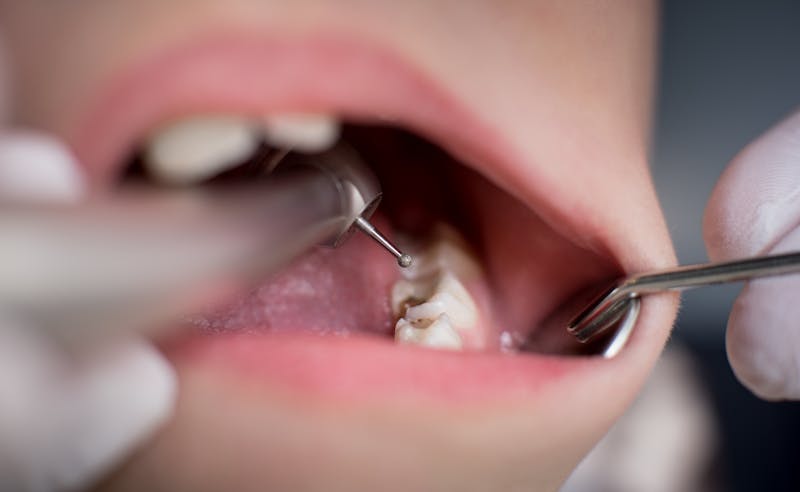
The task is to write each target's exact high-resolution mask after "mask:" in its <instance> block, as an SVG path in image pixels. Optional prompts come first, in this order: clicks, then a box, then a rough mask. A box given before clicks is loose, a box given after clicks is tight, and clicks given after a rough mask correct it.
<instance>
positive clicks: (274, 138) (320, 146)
mask: <svg viewBox="0 0 800 492" xmlns="http://www.w3.org/2000/svg"><path fill="white" fill-rule="evenodd" d="M340 131H341V125H340V124H339V120H337V119H336V118H335V117H333V116H330V115H318V114H283V115H271V116H267V117H266V118H265V119H264V132H265V138H266V140H267V142H268V143H269V144H270V145H273V146H275V147H279V148H287V149H292V150H295V151H298V152H305V153H309V154H312V153H317V152H323V151H325V150H328V149H329V148H331V147H333V145H334V144H335V143H336V141H337V140H338V139H339V133H340Z"/></svg>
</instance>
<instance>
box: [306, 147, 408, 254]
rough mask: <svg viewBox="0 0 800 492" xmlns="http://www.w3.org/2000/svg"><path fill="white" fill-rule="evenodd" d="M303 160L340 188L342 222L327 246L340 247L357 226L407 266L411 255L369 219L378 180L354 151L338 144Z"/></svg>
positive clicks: (377, 200)
mask: <svg viewBox="0 0 800 492" xmlns="http://www.w3.org/2000/svg"><path fill="white" fill-rule="evenodd" d="M307 163H308V164H309V165H311V166H313V167H317V168H319V169H322V170H324V171H325V172H327V173H330V175H331V176H332V177H333V178H334V181H336V183H337V185H338V186H339V189H340V194H339V195H340V197H341V200H342V205H341V209H342V211H343V214H344V218H345V221H344V223H343V226H342V229H341V230H340V231H339V232H338V233H337V234H336V235H335V236H334V237H332V238H331V240H330V241H329V242H328V244H329V245H330V246H333V247H338V246H340V245H341V244H343V243H344V242H345V241H346V240H347V239H348V238H349V237H350V236H351V235H352V234H353V232H354V231H355V230H356V229H360V230H361V231H362V232H364V233H365V234H367V235H368V236H369V237H371V238H372V239H373V240H374V241H375V242H377V243H378V244H380V245H381V246H382V247H383V248H384V249H386V251H388V252H389V253H391V254H392V256H394V257H395V258H396V259H397V264H398V265H400V266H401V267H402V268H407V267H409V266H411V264H412V263H413V259H412V258H411V256H410V255H408V254H404V253H402V252H401V251H400V250H399V249H398V248H397V246H395V245H394V244H392V243H391V242H390V241H389V240H388V239H386V237H385V236H384V235H383V234H382V233H381V232H380V231H379V230H378V229H377V228H376V227H375V226H374V225H372V224H371V223H370V222H369V218H370V217H371V216H372V214H373V213H374V212H375V209H376V208H378V205H379V204H380V202H381V198H382V197H383V194H382V192H381V188H380V184H379V183H378V179H377V178H376V177H375V175H373V174H372V172H371V171H370V170H369V168H368V167H367V166H366V164H364V163H363V162H362V161H361V158H360V157H359V156H358V153H356V152H355V151H354V150H353V149H351V148H349V147H347V146H346V145H344V144H339V145H337V146H336V147H335V148H333V149H332V150H330V151H328V152H325V153H323V154H321V155H318V156H312V157H309V158H308V162H307Z"/></svg>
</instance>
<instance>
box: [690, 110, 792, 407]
mask: <svg viewBox="0 0 800 492" xmlns="http://www.w3.org/2000/svg"><path fill="white" fill-rule="evenodd" d="M704 230H705V240H706V247H707V248H708V254H709V256H710V257H711V259H712V260H724V259H730V258H739V257H744V256H754V255H761V254H769V253H784V252H789V251H800V112H797V113H795V114H793V115H792V116H790V117H789V118H787V119H786V120H784V121H783V122H782V123H780V124H779V125H777V126H776V127H774V128H772V129H771V130H769V131H768V132H767V133H766V134H764V135H763V136H761V137H760V138H759V139H758V140H756V141H755V142H753V143H751V144H750V145H749V146H747V147H746V148H745V149H744V150H743V151H742V152H741V153H740V154H739V155H738V156H737V157H736V158H735V159H734V160H733V162H732V163H731V164H730V166H729V167H728V169H727V170H726V171H725V173H724V174H723V175H722V178H721V179H720V181H719V183H717V186H716V188H715V190H714V193H713V194H712V196H711V200H710V201H709V204H708V207H707V209H706V214H705V219H704ZM727 349H728V359H729V360H730V363H731V366H732V367H733V371H734V372H735V373H736V376H737V377H738V378H739V380H741V381H742V383H744V384H745V386H747V387H748V388H750V390H752V391H753V392H754V393H755V394H757V395H758V396H760V397H762V398H765V399H770V400H779V399H800V276H799V275H792V276H787V277H780V278H772V279H761V280H756V281H753V282H749V283H748V284H747V285H745V287H744V290H743V291H742V293H741V295H740V296H739V297H738V299H737V300H736V303H735V304H734V306H733V310H732V311H731V315H730V319H729V321H728V332H727Z"/></svg>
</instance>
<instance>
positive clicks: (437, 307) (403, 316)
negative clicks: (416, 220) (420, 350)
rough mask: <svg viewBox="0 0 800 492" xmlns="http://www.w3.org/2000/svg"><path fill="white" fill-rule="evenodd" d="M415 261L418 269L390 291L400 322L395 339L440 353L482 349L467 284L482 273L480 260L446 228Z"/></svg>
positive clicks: (475, 314) (473, 305)
mask: <svg viewBox="0 0 800 492" xmlns="http://www.w3.org/2000/svg"><path fill="white" fill-rule="evenodd" d="M415 257H416V262H415V264H414V266H412V267H411V268H410V269H409V270H408V271H404V272H403V274H404V276H405V278H404V279H401V280H400V281H398V282H397V283H396V284H395V285H394V288H393V289H392V299H391V300H392V309H393V311H394V314H395V316H398V317H399V320H398V321H397V324H396V325H395V339H396V340H397V341H398V342H400V343H411V344H418V345H423V346H427V347H434V348H442V349H456V350H460V349H462V348H464V347H465V345H466V346H473V347H475V346H476V345H479V344H480V341H479V340H478V336H477V333H476V325H477V323H478V308H477V306H476V305H475V301H474V300H473V298H472V296H471V295H470V293H469V291H468V290H467V289H466V288H465V287H464V284H463V282H464V281H467V280H470V279H473V278H475V275H477V274H478V272H479V271H480V267H479V266H478V263H477V260H475V259H474V258H473V257H472V256H471V255H470V254H469V253H468V252H467V247H466V245H465V244H464V243H463V241H462V240H461V239H460V237H458V235H457V234H456V233H455V232H454V231H452V230H451V229H449V228H444V227H442V228H440V230H439V231H438V233H437V234H436V237H435V240H434V242H433V243H432V244H431V245H430V246H429V247H428V248H426V249H425V251H423V252H421V253H419V254H417V255H415ZM476 348H477V347H476Z"/></svg>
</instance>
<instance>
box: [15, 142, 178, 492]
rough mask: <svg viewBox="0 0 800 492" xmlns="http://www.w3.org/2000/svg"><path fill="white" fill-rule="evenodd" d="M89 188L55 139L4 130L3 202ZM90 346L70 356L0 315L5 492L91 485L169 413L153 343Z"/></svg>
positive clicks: (171, 386) (169, 395) (171, 381)
mask: <svg viewBox="0 0 800 492" xmlns="http://www.w3.org/2000/svg"><path fill="white" fill-rule="evenodd" d="M82 187H83V183H82V181H81V179H80V173H79V171H78V165H77V163H76V162H75V160H74V159H73V158H72V156H71V154H70V153H69V151H68V150H67V149H66V147H65V146H64V145H63V144H61V143H60V142H58V140H56V139H55V138H52V137H49V136H47V135H41V134H32V133H25V134H22V133H13V134H12V133H9V132H5V133H0V200H2V199H4V198H6V199H7V198H9V197H14V198H15V199H23V200H39V201H42V200H47V201H63V200H74V199H76V198H77V197H79V196H80V195H81V193H82V191H83V190H82ZM1 306H2V299H0V310H1V309H2V307H1ZM110 333H111V332H110ZM92 342H93V343H91V344H89V343H87V344H86V345H85V346H84V347H83V350H80V351H76V350H73V351H72V352H67V351H66V350H64V347H62V346H58V345H57V344H56V342H55V341H54V340H53V339H50V338H47V337H46V336H44V333H42V332H38V331H36V330H35V327H30V326H21V325H19V323H11V322H10V321H6V322H5V326H3V320H2V319H1V318H0V484H3V486H4V487H5V486H6V485H8V488H9V489H10V490H64V489H70V490H71V489H75V488H76V487H79V486H83V485H87V484H89V483H90V482H91V481H92V480H94V479H95V478H96V477H97V476H99V475H100V474H102V473H103V472H105V471H107V469H108V468H109V467H110V466H113V464H114V463H115V462H116V461H117V460H119V459H120V458H122V457H123V456H124V455H125V454H126V453H127V452H129V451H130V450H131V449H132V448H133V447H134V446H136V445H137V444H138V443H140V442H141V440H142V439H144V438H146V437H147V436H148V435H150V433H151V432H152V431H153V430H154V429H155V428H156V427H158V426H159V425H160V424H161V423H162V422H163V421H164V420H165V419H166V418H167V417H168V416H169V414H170V411H171V409H172V406H173V403H174V402H173V400H174V393H175V375H174V371H173V369H172V368H171V367H170V365H169V364H168V363H167V361H166V360H165V359H164V358H163V356H162V355H161V354H160V353H159V352H158V351H157V350H156V349H155V348H154V347H153V346H152V345H150V344H148V343H147V342H145V341H144V340H141V339H136V338H126V337H123V336H122V335H120V334H110V335H109V336H108V337H106V338H104V339H103V340H101V341H96V340H93V341H92ZM73 349H74V347H73Z"/></svg>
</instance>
